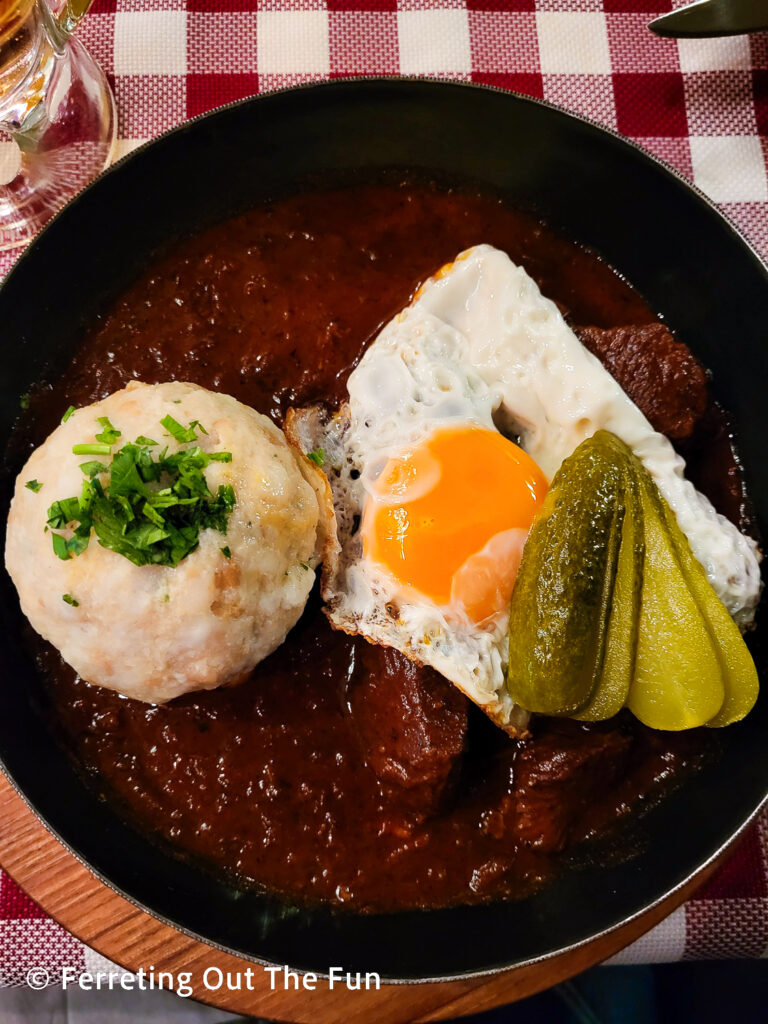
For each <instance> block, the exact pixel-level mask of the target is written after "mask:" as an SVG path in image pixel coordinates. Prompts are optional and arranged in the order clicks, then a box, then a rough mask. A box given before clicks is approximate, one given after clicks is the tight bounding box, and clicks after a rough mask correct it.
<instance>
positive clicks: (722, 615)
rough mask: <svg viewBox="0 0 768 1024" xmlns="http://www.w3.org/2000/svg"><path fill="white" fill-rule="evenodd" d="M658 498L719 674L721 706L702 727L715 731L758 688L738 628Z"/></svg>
mask: <svg viewBox="0 0 768 1024" xmlns="http://www.w3.org/2000/svg"><path fill="white" fill-rule="evenodd" d="M659 498H660V501H661V504H662V506H663V511H664V518H665V522H666V526H667V530H668V532H669V534H670V536H671V538H672V542H673V544H674V546H675V551H676V553H677V557H678V561H679V563H680V568H681V570H682V572H683V575H684V577H685V579H686V582H687V583H688V586H689V588H690V590H691V593H692V594H693V596H694V598H695V600H696V603H697V605H698V606H699V611H700V612H701V614H702V616H703V617H704V621H705V622H706V624H707V626H708V628H709V632H710V635H711V637H712V640H713V642H714V646H715V651H716V653H717V656H718V659H719V661H720V668H721V671H722V674H723V683H724V685H725V700H724V702H723V706H722V707H721V708H720V710H719V711H718V713H717V714H716V715H715V716H714V717H713V718H711V719H710V720H709V721H708V722H707V723H706V724H707V725H709V726H715V727H718V728H719V727H721V726H724V725H731V724H732V723H733V722H738V721H739V720H740V719H742V718H743V717H744V716H745V715H746V714H748V713H749V712H750V711H751V710H752V708H753V706H754V704H755V701H756V700H757V693H758V689H759V686H760V684H759V680H758V678H757V669H756V668H755V663H754V661H753V660H752V655H751V654H750V653H749V648H748V647H747V645H746V644H745V643H744V638H743V637H742V635H741V631H740V630H739V627H738V626H737V625H736V623H735V622H734V621H733V619H732V618H731V616H730V615H729V614H728V610H727V608H726V607H725V605H724V604H723V602H722V601H721V600H720V598H719V597H718V596H717V594H716V593H715V592H714V590H713V589H712V585H711V583H710V582H709V580H708V579H707V574H706V572H705V571H704V567H703V566H702V565H701V563H700V562H698V561H697V560H696V558H695V557H694V554H693V552H692V551H691V545H690V544H689V543H688V538H687V537H686V536H685V534H684V533H683V531H682V530H681V529H680V526H679V525H678V522H677V519H676V518H675V514H674V512H673V511H672V509H671V508H670V507H669V505H668V504H667V503H666V501H664V498H663V497H662V496H661V495H659Z"/></svg>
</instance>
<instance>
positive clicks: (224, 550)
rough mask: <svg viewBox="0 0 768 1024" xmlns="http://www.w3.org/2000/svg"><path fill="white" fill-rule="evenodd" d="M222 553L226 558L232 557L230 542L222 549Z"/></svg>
mask: <svg viewBox="0 0 768 1024" xmlns="http://www.w3.org/2000/svg"><path fill="white" fill-rule="evenodd" d="M221 553H222V555H224V557H225V558H231V557H232V552H231V551H230V550H229V545H228V544H225V545H224V547H223V548H222V549H221Z"/></svg>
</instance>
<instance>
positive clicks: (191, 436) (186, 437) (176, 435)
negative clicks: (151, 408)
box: [160, 415, 208, 444]
mask: <svg viewBox="0 0 768 1024" xmlns="http://www.w3.org/2000/svg"><path fill="white" fill-rule="evenodd" d="M160 425H161V426H162V427H165V429H166V430H167V431H168V433H169V434H170V435H171V437H172V438H173V439H174V440H175V441H178V442H179V444H189V443H190V442H192V441H196V440H197V434H196V433H195V427H199V428H200V430H201V431H202V433H203V434H207V433H208V431H207V430H206V429H205V427H204V426H203V425H202V424H201V423H200V420H192V422H191V423H190V424H189V426H188V427H182V425H181V424H180V423H179V421H178V420H175V419H174V418H173V416H171V415H168V416H163V418H162V419H161V420H160Z"/></svg>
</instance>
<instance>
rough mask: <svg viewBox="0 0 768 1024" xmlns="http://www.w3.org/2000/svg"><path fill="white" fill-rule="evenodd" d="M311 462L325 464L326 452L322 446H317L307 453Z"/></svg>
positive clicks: (318, 464)
mask: <svg viewBox="0 0 768 1024" xmlns="http://www.w3.org/2000/svg"><path fill="white" fill-rule="evenodd" d="M307 458H308V459H309V461H310V462H314V464H315V465H316V466H324V465H325V452H324V451H323V449H322V448H316V449H315V450H314V451H313V452H310V453H309V454H308V455H307Z"/></svg>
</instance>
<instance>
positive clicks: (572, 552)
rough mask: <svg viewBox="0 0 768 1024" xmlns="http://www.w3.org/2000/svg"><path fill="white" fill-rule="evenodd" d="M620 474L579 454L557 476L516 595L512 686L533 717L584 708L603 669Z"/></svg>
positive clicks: (594, 452) (588, 447)
mask: <svg viewBox="0 0 768 1024" xmlns="http://www.w3.org/2000/svg"><path fill="white" fill-rule="evenodd" d="M621 490H622V471H621V467H620V466H618V465H617V464H616V463H615V462H613V461H611V460H609V459H606V458H605V457H604V455H603V454H602V452H601V451H600V449H599V447H598V446H597V445H594V444H589V442H584V443H583V444H581V445H580V446H579V447H578V448H577V449H576V451H575V452H574V453H573V455H571V456H570V457H569V458H568V459H566V460H565V462H564V463H563V465H562V466H561V467H560V470H559V471H558V472H557V474H556V475H555V477H554V479H553V481H552V485H551V487H550V489H549V491H548V493H547V497H546V498H545V499H544V503H543V505H542V508H541V511H540V514H539V516H538V518H537V519H536V521H535V522H534V524H533V527H532V528H531V532H530V535H529V537H528V540H527V541H526V544H525V548H524V549H523V557H522V561H521V563H520V569H519V571H518V574H517V581H516V583H515V588H514V590H513V591H512V603H511V608H510V627H509V628H510V647H509V655H510V657H509V666H508V670H507V679H508V686H509V692H510V695H511V696H512V699H513V700H514V701H515V703H517V704H519V705H520V706H521V707H523V708H525V709H526V710H528V711H539V712H542V713H545V714H549V715H570V714H573V713H574V712H577V711H579V710H580V709H581V708H583V707H585V706H586V705H587V704H588V703H589V702H590V700H591V698H592V696H593V694H594V692H595V689H596V687H597V684H598V681H599V678H600V672H601V669H602V665H603V655H604V650H605V640H606V633H607V627H608V617H609V611H610V608H611V600H612V597H613V585H614V579H615V576H616V562H617V559H618V553H619V546H620V540H621V530H622V523H623V519H624V510H623V508H622V506H621V504H620V500H619V499H620V495H621Z"/></svg>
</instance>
